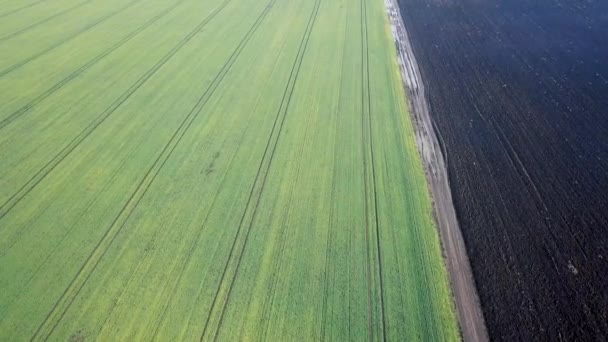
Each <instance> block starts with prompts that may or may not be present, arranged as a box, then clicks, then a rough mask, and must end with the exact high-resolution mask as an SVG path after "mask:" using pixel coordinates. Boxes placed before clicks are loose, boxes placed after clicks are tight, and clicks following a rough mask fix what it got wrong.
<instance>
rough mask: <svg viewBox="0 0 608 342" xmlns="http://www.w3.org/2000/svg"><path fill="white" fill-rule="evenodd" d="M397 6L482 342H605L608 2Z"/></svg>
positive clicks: (435, 0)
mask: <svg viewBox="0 0 608 342" xmlns="http://www.w3.org/2000/svg"><path fill="white" fill-rule="evenodd" d="M399 1H400V7H401V10H402V15H403V17H404V19H405V22H406V26H407V29H408V31H409V34H410V36H411V38H412V40H413V42H412V43H413V48H414V50H415V53H416V55H417V59H418V62H419V63H420V66H421V68H422V74H423V78H424V82H425V83H426V85H427V92H428V93H429V102H430V106H431V110H432V116H433V118H434V120H435V122H436V124H437V128H438V131H439V133H440V135H441V137H442V138H443V143H444V146H443V148H444V149H445V150H446V152H447V159H448V169H449V175H450V181H451V186H452V190H453V194H454V197H455V199H454V200H455V205H456V211H457V214H458V218H459V220H460V223H461V228H462V230H463V233H464V237H465V241H466V245H467V249H468V252H469V257H470V259H471V263H472V266H473V272H474V276H475V280H476V284H477V287H478V290H479V295H480V297H481V301H482V308H483V311H484V315H485V317H486V323H487V326H488V330H489V334H490V338H491V339H492V340H502V341H515V340H525V341H533V340H572V339H575V338H576V339H577V340H604V339H606V338H608V234H607V230H608V1H605V0H597V1H596V0H588V1H582V0H574V1H553V0H539V1H527V0H508V1H506V0H505V1H496V0H492V1H486V0H458V1H456V0H399Z"/></svg>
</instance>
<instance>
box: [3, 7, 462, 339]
mask: <svg viewBox="0 0 608 342" xmlns="http://www.w3.org/2000/svg"><path fill="white" fill-rule="evenodd" d="M459 338H460V337H459V330H458V325H457V321H456V316H455V311H454V305H453V299H452V295H451V292H450V288H449V282H448V278H447V273H446V270H445V266H444V263H443V258H442V251H441V246H440V240H439V237H438V233H437V230H436V228H435V224H434V221H433V217H432V207H431V199H430V195H429V192H428V189H427V186H426V182H425V176H424V171H423V168H422V164H421V161H420V159H419V155H418V152H417V148H416V145H415V140H414V133H413V126H412V123H411V120H410V116H409V113H408V108H407V101H406V99H405V95H404V91H403V88H402V85H401V80H400V76H399V71H398V66H397V63H396V52H395V46H394V43H393V41H392V37H391V34H390V28H389V26H388V23H387V18H386V13H385V9H384V3H383V1H382V0H167V1H162V0H0V340H2V341H21V340H29V339H34V340H47V339H48V340H63V341H65V340H72V341H81V340H92V339H99V340H102V341H116V340H125V341H134V340H150V339H155V340H161V341H174V340H205V341H207V340H220V341H227V340H272V341H309V340H405V341H419V340H428V341H454V340H459Z"/></svg>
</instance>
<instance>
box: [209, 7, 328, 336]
mask: <svg viewBox="0 0 608 342" xmlns="http://www.w3.org/2000/svg"><path fill="white" fill-rule="evenodd" d="M272 1H275V0H272ZM320 4H321V0H316V2H315V5H314V7H313V10H312V13H311V15H310V17H309V19H308V23H307V26H306V29H305V32H304V35H303V36H302V40H301V41H300V46H299V48H298V53H297V55H296V59H295V61H294V64H293V66H292V68H291V72H290V75H289V79H288V82H287V86H286V87H285V91H284V93H283V97H282V99H281V104H280V106H279V109H278V110H277V114H276V116H275V119H274V123H273V126H272V130H271V133H270V136H269V137H268V142H267V143H266V147H265V149H264V153H263V155H262V159H261V160H260V166H259V167H258V171H257V174H256V178H255V181H254V183H253V186H252V187H251V190H250V193H249V197H248V199H247V204H246V206H245V210H244V212H243V216H242V217H241V220H240V222H239V227H238V229H237V233H236V235H235V238H234V241H233V243H232V247H231V248H230V253H229V255H228V260H227V261H226V265H225V266H224V270H223V271H222V276H221V278H220V282H219V284H218V287H217V290H216V293H215V296H214V298H213V302H212V304H211V309H210V311H209V316H207V320H206V322H205V326H204V328H203V331H202V333H201V337H200V340H201V341H203V340H204V339H205V336H206V335H207V331H208V329H209V324H210V321H211V318H212V316H213V313H214V312H215V311H216V310H220V313H219V315H220V317H219V321H218V324H217V328H216V330H215V332H214V333H212V335H213V339H217V336H218V334H219V331H220V328H221V325H222V321H223V317H224V314H225V311H226V307H227V304H228V300H229V298H230V293H231V292H232V288H233V286H234V280H235V279H236V276H237V273H238V270H239V266H240V263H241V260H242V256H243V251H244V249H245V247H246V245H247V241H248V238H249V232H250V231H251V225H252V224H253V220H254V218H255V215H256V212H257V207H258V204H259V199H260V197H261V195H262V191H263V189H264V185H265V184H266V179H267V175H268V170H269V169H270V166H271V164H272V160H273V157H274V153H275V151H276V147H277V141H278V139H279V137H280V134H281V131H282V128H283V124H284V122H285V116H286V113H287V110H288V108H289V104H290V102H291V97H292V95H293V92H294V89H295V84H296V81H297V78H298V75H299V72H300V66H301V65H302V61H303V59H304V54H305V51H306V47H307V46H308V41H309V38H310V35H311V32H312V28H313V26H314V23H315V21H316V18H317V14H318V12H319V7H320ZM279 121H280V122H279ZM275 132H276V134H275ZM270 150H272V151H270ZM269 151H270V153H269ZM254 197H256V198H255V200H254ZM246 221H247V222H248V223H247V229H246V232H245V233H244V235H245V236H244V238H243V239H244V241H243V243H242V246H240V250H239V253H238V256H235V250H236V246H237V243H238V241H239V240H240V239H239V238H240V236H241V235H242V234H241V232H242V231H243V228H244V225H245V222H246ZM233 258H236V266H235V270H234V274H233V275H232V277H231V279H230V280H229V282H230V284H229V285H228V289H227V290H224V291H223V288H222V285H223V284H224V282H225V279H226V275H227V273H228V268H229V265H230V264H231V261H232V260H233ZM223 292H227V293H226V295H225V300H224V302H223V303H222V304H218V298H219V297H220V296H221V293H223ZM218 305H221V308H218ZM216 308H217V309H216Z"/></svg>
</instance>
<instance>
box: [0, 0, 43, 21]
mask: <svg viewBox="0 0 608 342" xmlns="http://www.w3.org/2000/svg"><path fill="white" fill-rule="evenodd" d="M44 1H47V0H38V1H35V2H32V3H31V4H28V5H25V6H23V7H19V8H16V9H14V10H10V11H8V12H5V13H2V14H0V18H4V17H6V16H9V15H11V14H14V13H17V12H19V11H21V10H24V9H26V8H30V7H34V6H36V5H38V4H39V3H41V2H44Z"/></svg>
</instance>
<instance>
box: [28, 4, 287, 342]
mask: <svg viewBox="0 0 608 342" xmlns="http://www.w3.org/2000/svg"><path fill="white" fill-rule="evenodd" d="M230 1H231V0H226V1H224V3H222V5H220V7H218V8H217V9H216V10H215V12H214V13H213V14H212V15H210V16H209V17H207V19H209V20H210V18H212V17H214V16H215V15H216V14H217V13H219V12H220V11H221V10H222V9H223V8H224V7H225V6H226V5H227V4H228V2H230ZM273 1H275V0H273ZM271 7H272V6H271V5H270V6H266V8H265V9H264V11H263V12H262V13H261V15H260V16H259V17H258V18H257V20H256V21H255V22H254V24H253V25H252V27H251V28H250V29H249V31H248V32H247V33H246V34H245V36H244V37H243V39H242V40H241V41H240V43H239V44H238V46H237V47H236V48H235V50H234V51H233V52H232V54H231V55H230V57H229V58H228V60H227V61H226V62H225V64H224V65H223V66H222V68H221V69H220V71H219V72H218V74H217V75H216V76H215V78H214V79H213V81H212V83H211V85H209V87H208V88H207V89H206V90H205V92H204V93H203V94H202V95H201V97H200V98H199V100H198V102H197V103H196V105H195V106H194V107H193V108H192V110H191V111H190V112H189V113H188V115H186V117H185V118H184V120H183V121H182V123H181V124H180V126H179V127H178V128H177V130H176V131H175V132H174V134H173V136H172V137H171V139H170V140H169V141H168V142H167V144H166V145H165V147H164V148H163V150H162V151H161V153H160V154H159V155H158V157H157V158H156V160H155V161H154V163H153V165H152V167H150V169H149V170H148V171H147V173H146V175H145V176H144V178H143V179H142V180H141V181H140V183H139V184H138V186H137V188H136V190H135V191H134V192H133V193H132V194H131V197H130V198H129V200H128V201H127V202H126V203H125V204H124V205H123V207H122V209H121V210H120V212H119V213H118V215H117V216H116V218H115V219H114V220H113V222H112V224H110V226H109V227H108V229H107V230H106V232H105V234H104V236H103V237H102V238H101V240H100V241H99V242H98V243H97V245H96V246H95V248H94V249H93V251H92V252H91V254H90V255H89V257H88V258H87V260H86V261H85V263H84V264H83V265H82V266H81V268H80V270H79V271H78V272H77V274H76V275H75V277H74V279H73V280H72V282H71V283H70V285H69V286H68V287H67V288H66V289H65V291H64V292H63V294H62V295H61V297H60V299H59V300H58V301H57V303H55V305H54V306H53V308H52V309H51V311H50V312H49V314H48V315H47V317H46V318H45V320H44V321H43V322H42V324H41V325H40V326H39V328H38V330H37V331H36V333H35V335H34V338H37V337H42V338H43V339H44V340H46V339H48V338H49V336H50V335H51V334H52V333H53V331H54V329H55V328H56V327H57V325H58V324H59V322H60V321H61V319H62V318H63V316H64V315H65V313H66V312H67V310H68V309H69V307H70V306H71V304H72V303H73V302H74V300H75V298H76V297H77V296H78V294H79V292H80V290H81V289H82V288H83V286H84V284H85V283H86V282H87V281H88V279H89V277H90V276H91V274H92V273H93V271H94V270H95V269H96V268H97V265H99V261H100V260H101V259H102V258H103V256H104V255H105V253H106V252H107V250H108V248H109V246H110V245H111V244H112V243H113V242H114V239H115V238H116V236H117V235H118V233H119V232H120V231H121V230H122V228H124V226H125V225H126V222H127V221H128V219H129V218H130V216H131V214H132V213H133V211H134V210H135V208H137V206H138V205H139V203H140V202H141V199H142V198H143V197H144V195H145V194H146V192H147V191H148V189H149V188H150V186H151V185H152V183H153V182H154V180H155V179H156V176H157V175H158V173H159V172H160V170H161V169H162V168H163V167H164V165H165V164H166V162H167V160H168V159H169V157H170V156H171V154H172V153H173V151H175V149H176V147H177V146H178V144H179V143H180V141H181V139H182V138H183V137H184V135H185V134H186V132H187V131H188V129H189V128H190V126H191V125H192V123H193V122H194V120H195V119H196V118H197V117H198V115H199V114H200V113H201V112H202V109H203V107H204V106H205V105H206V103H207V101H208V100H209V98H210V97H211V96H212V95H213V93H214V92H215V90H216V89H217V87H218V86H219V84H220V83H221V81H222V80H223V78H224V77H225V75H226V74H227V73H228V71H229V70H230V69H231V67H232V65H234V62H235V61H236V60H237V59H238V57H239V56H240V54H241V52H242V51H243V49H244V48H245V46H246V45H247V43H248V42H249V40H250V39H251V37H252V36H253V34H254V33H255V31H256V30H257V28H258V27H259V26H260V24H261V22H262V21H263V19H264V18H265V17H266V14H267V13H268V12H269V11H270V9H271ZM207 19H205V20H204V22H203V23H201V25H199V27H198V30H195V31H193V32H192V33H193V34H191V35H189V38H188V39H187V40H190V38H192V37H193V36H194V35H195V34H196V33H197V32H198V31H200V29H201V28H202V27H203V26H205V24H206V23H207V22H208V21H209V20H207ZM187 40H186V42H187ZM183 45H185V43H184V44H182V46H183ZM44 330H48V331H47V332H44V333H43V331H44Z"/></svg>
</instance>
